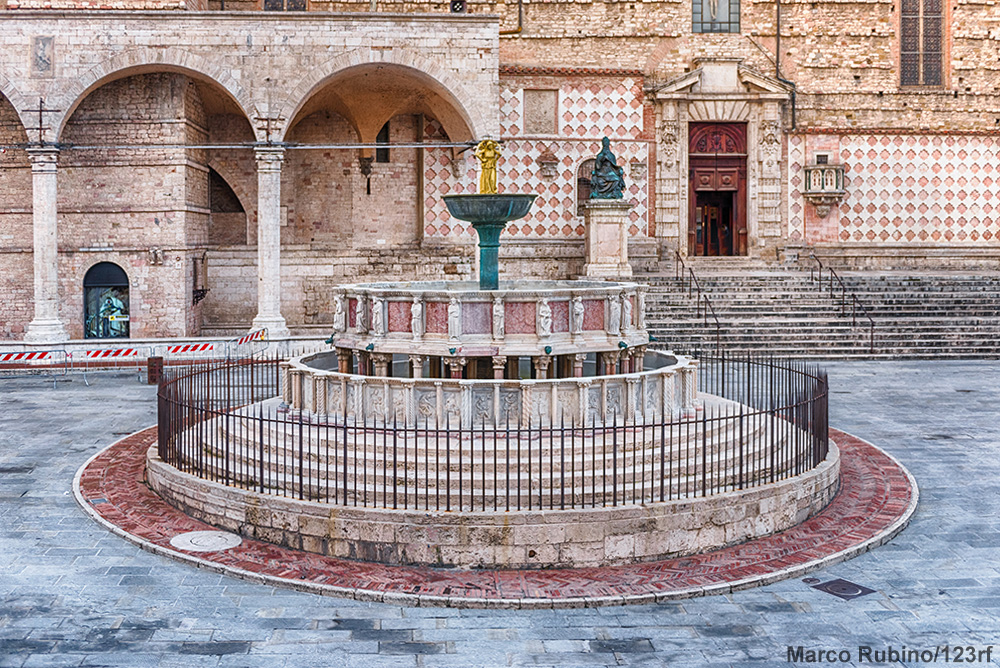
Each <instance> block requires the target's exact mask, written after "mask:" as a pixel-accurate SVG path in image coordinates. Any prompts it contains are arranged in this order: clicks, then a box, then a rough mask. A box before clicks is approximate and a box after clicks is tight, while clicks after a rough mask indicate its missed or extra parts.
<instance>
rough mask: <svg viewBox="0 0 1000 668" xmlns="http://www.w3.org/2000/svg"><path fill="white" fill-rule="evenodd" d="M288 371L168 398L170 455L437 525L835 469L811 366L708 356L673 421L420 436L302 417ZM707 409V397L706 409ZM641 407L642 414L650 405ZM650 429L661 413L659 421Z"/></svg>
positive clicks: (438, 430) (460, 428)
mask: <svg viewBox="0 0 1000 668" xmlns="http://www.w3.org/2000/svg"><path fill="white" fill-rule="evenodd" d="M277 379H278V366H277V361H276V360H266V361H261V360H256V361H255V360H245V361H242V362H238V363H225V364H221V365H215V366H211V367H204V368H200V369H188V370H184V371H183V372H181V373H180V374H178V375H176V376H174V377H172V378H170V379H167V380H165V381H164V382H163V383H162V384H161V386H160V389H159V427H160V432H159V456H160V457H161V459H163V460H164V461H165V462H166V463H168V464H171V465H173V466H175V467H177V468H178V469H180V470H182V471H185V472H187V473H190V474H193V475H196V476H199V477H201V478H206V479H210V480H214V481H216V482H219V483H222V484H225V485H230V486H234V487H239V488H243V489H247V490H252V491H255V492H259V493H261V494H272V495H277V496H283V497H291V498H297V499H304V500H312V501H320V502H324V503H330V504H338V505H345V506H361V507H372V508H402V509H417V510H428V511H430V510H434V511H507V510H536V509H553V510H554V509H570V508H591V507H601V506H622V505H631V504H641V503H651V502H658V501H668V500H673V499H683V498H694V497H704V496H710V495H713V494H718V493H723V492H728V491H733V490H739V489H747V488H751V487H756V486H760V485H764V484H768V483H773V482H776V481H779V480H782V479H786V478H789V477H792V476H795V475H799V474H801V473H803V472H805V471H808V470H810V469H812V468H814V467H815V466H817V465H818V464H819V463H821V462H822V461H823V460H824V459H825V458H826V456H827V451H828V440H827V428H828V422H827V395H828V391H827V379H826V375H825V373H824V372H823V371H821V370H819V369H818V368H815V367H812V366H809V365H806V364H804V363H799V362H790V361H781V360H776V359H769V358H753V357H750V356H744V357H739V358H735V357H726V356H718V357H702V358H701V367H700V369H699V386H700V390H701V392H704V393H706V394H703V395H701V400H702V402H703V404H702V406H700V407H699V408H698V409H697V410H694V411H691V412H690V414H687V415H677V416H675V417H673V418H672V419H669V420H662V419H656V420H654V419H652V418H650V419H646V418H644V417H643V415H642V414H641V413H637V414H636V415H633V416H630V415H622V414H619V413H618V408H617V407H612V406H609V407H608V411H609V412H608V418H609V419H608V421H607V422H606V423H605V424H597V423H596V421H595V422H594V423H593V424H590V425H587V424H580V423H579V422H578V421H576V420H574V419H572V417H570V416H569V415H568V414H567V415H565V416H563V417H562V419H561V420H559V421H558V423H557V424H546V425H542V426H536V425H533V424H532V421H531V419H528V420H527V426H518V425H516V424H512V422H513V421H510V420H509V421H507V422H506V424H502V425H497V423H496V422H495V421H494V420H492V419H491V420H489V421H486V420H483V421H481V422H480V421H475V420H472V421H471V422H472V423H471V424H469V423H468V422H466V421H463V420H462V418H461V414H460V413H458V414H456V415H454V416H453V415H452V414H451V413H448V414H447V415H445V416H444V417H443V418H442V419H436V418H433V417H428V418H427V419H424V420H418V421H417V422H416V424H415V425H414V424H412V423H411V424H409V425H404V424H401V422H404V421H397V422H395V423H390V424H388V425H385V424H381V423H380V424H379V425H376V426H373V425H371V424H366V423H365V422H364V421H363V419H362V418H361V416H358V415H354V414H350V413H345V414H342V415H336V416H314V415H307V414H301V413H300V414H292V413H290V412H289V411H288V410H287V408H284V407H283V406H281V405H280V400H279V399H277V398H274V396H275V395H277V394H278V388H277V386H276V383H277V382H278V380H277ZM710 395H711V396H710ZM640 405H641V404H640ZM649 414H650V415H653V413H652V412H649Z"/></svg>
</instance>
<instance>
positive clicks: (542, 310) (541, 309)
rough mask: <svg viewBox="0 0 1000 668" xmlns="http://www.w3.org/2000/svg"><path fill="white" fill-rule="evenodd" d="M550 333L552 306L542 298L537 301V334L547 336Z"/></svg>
mask: <svg viewBox="0 0 1000 668" xmlns="http://www.w3.org/2000/svg"><path fill="white" fill-rule="evenodd" d="M550 334H552V307H551V306H549V300H548V299H543V300H542V301H540V302H538V336H549V335H550Z"/></svg>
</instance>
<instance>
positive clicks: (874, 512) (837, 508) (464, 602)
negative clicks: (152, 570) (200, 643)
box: [73, 427, 918, 608]
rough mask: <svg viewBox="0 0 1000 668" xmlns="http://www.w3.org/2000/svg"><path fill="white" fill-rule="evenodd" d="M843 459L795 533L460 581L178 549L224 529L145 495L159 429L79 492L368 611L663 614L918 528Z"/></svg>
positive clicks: (131, 442)
mask: <svg viewBox="0 0 1000 668" xmlns="http://www.w3.org/2000/svg"><path fill="white" fill-rule="evenodd" d="M830 437H831V438H832V439H834V440H835V441H836V443H837V445H838V446H839V447H840V451H841V488H840V491H839V492H838V493H837V495H836V496H835V497H834V499H833V501H832V502H831V503H830V504H829V505H828V506H827V507H826V508H825V509H823V511H822V512H820V513H819V514H818V515H816V516H814V517H812V518H811V519H809V520H807V521H806V522H803V523H802V524H800V525H798V526H795V527H793V528H791V529H789V530H787V531H784V532H782V533H779V534H774V535H771V536H768V537H765V538H759V539H756V540H752V541H749V542H747V543H743V544H740V545H735V546H732V547H728V548H724V549H720V550H715V551H712V552H707V553H704V554H697V555H692V556H688V557H682V558H677V559H668V560H664V561H657V562H651V563H642V564H633V565H627V566H615V567H604V568H566V569H551V570H471V571H466V570H457V569H435V568H429V567H411V566H387V565H383V564H373V563H365V562H356V561H349V560H346V559H337V558H333V557H324V556H321V555H316V554H310V553H306V552H299V551H296V550H291V549H287V548H281V547H277V546H275V545H272V544H269V543H263V542H260V541H255V540H244V541H243V542H242V544H240V545H239V546H236V547H233V548H229V549H220V550H218V551H216V552H198V553H193V552H189V551H182V550H178V549H176V548H175V547H172V546H171V540H172V539H174V538H175V537H176V536H178V535H180V534H184V533H187V532H192V531H212V530H214V528H213V527H211V526H209V525H207V524H204V523H203V522H200V521H198V520H195V519H193V518H191V517H188V516H187V515H185V514H183V513H182V512H180V511H179V510H177V509H175V508H174V507H172V506H170V505H169V504H167V503H166V502H165V501H163V500H162V499H161V498H160V497H158V496H157V495H156V494H154V493H153V492H152V491H151V490H150V489H149V487H147V486H146V484H145V454H146V450H147V449H148V448H149V446H150V445H152V444H153V443H155V442H156V428H155V427H151V428H149V429H146V430H144V431H141V432H137V433H135V434H132V435H131V436H128V437H126V438H124V439H121V440H120V441H117V442H116V443H114V444H113V445H111V446H110V447H108V448H107V449H105V450H103V451H102V452H100V453H98V454H97V455H95V456H94V457H92V458H91V459H90V460H89V461H88V462H87V463H86V464H84V465H83V467H81V468H80V470H79V471H78V472H77V475H76V479H75V480H74V483H73V489H74V493H75V495H76V498H77V501H78V502H79V503H80V505H81V506H82V507H83V508H84V510H85V511H86V512H87V513H88V514H90V515H92V516H93V517H94V519H96V520H97V521H98V522H99V523H101V524H103V525H104V526H106V527H107V528H108V529H110V530H111V531H113V532H114V533H117V534H119V535H121V536H123V537H124V538H126V539H128V540H130V541H132V542H134V543H136V544H137V545H139V546H140V547H142V548H143V549H147V550H150V551H152V552H155V553H157V554H162V555H165V556H169V557H172V558H176V559H179V560H182V561H187V562H190V563H192V564H196V565H198V566H201V567H203V568H209V569H212V570H215V571H218V572H222V573H226V574H229V575H235V576H237V577H243V578H246V579H249V580H253V581H257V582H267V583H269V584H275V585H282V586H287V587H292V588H295V589H300V590H305V591H311V592H315V593H319V594H327V595H336V596H346V597H350V598H355V599H358V600H369V601H384V602H392V603H403V604H412V605H425V606H426V605H447V606H455V607H477V608H487V607H494V608H552V607H589V606H599V605H622V604H626V603H653V602H655V601H660V600H667V599H673V598H689V597H692V596H702V595H706V594H715V593H725V592H729V591H734V590H738V589H746V588H749V587H754V586H759V585H764V584H769V583H771V582H776V581H778V580H783V579H785V578H790V577H796V576H799V575H802V574H805V573H808V572H810V571H813V570H816V569H819V568H823V567H826V566H830V565H832V564H836V563H839V562H840V561H843V560H845V559H849V558H851V557H854V556H856V555H858V554H861V553H862V552H865V551H867V550H869V549H871V548H873V547H876V546H878V545H882V544H883V543H885V542H887V541H888V540H890V539H891V538H892V537H893V536H895V535H896V534H898V533H899V532H900V531H902V530H903V528H905V527H906V525H907V524H908V523H909V520H910V517H911V516H912V514H913V512H914V511H915V509H916V506H917V498H918V491H917V485H916V481H915V480H914V479H913V477H912V476H911V475H910V473H909V472H908V471H907V470H906V469H905V468H904V467H903V466H902V465H901V464H900V463H899V462H898V461H896V460H895V459H894V458H893V457H891V456H890V455H888V454H886V453H885V452H883V451H882V450H880V449H878V448H877V447H875V446H874V445H872V444H870V443H868V442H866V441H863V440H861V439H859V438H856V437H854V436H851V435H849V434H846V433H844V432H840V431H837V430H830Z"/></svg>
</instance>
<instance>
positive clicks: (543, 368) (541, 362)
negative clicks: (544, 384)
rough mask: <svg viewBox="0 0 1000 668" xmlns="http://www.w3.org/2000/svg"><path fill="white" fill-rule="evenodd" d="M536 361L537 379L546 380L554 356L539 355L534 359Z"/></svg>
mask: <svg viewBox="0 0 1000 668" xmlns="http://www.w3.org/2000/svg"><path fill="white" fill-rule="evenodd" d="M532 362H534V363H535V380H545V379H546V378H548V374H549V364H551V363H552V358H551V357H548V356H547V355H546V356H539V357H536V358H534V359H533V360H532Z"/></svg>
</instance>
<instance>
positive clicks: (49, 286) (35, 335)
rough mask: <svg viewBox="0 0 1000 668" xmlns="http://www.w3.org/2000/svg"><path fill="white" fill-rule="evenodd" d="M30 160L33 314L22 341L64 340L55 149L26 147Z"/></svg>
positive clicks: (45, 341)
mask: <svg viewBox="0 0 1000 668" xmlns="http://www.w3.org/2000/svg"><path fill="white" fill-rule="evenodd" d="M28 157H29V159H30V160H31V186H32V202H31V207H32V208H31V218H32V225H33V237H34V265H35V272H34V273H35V317H34V318H33V319H32V320H31V322H30V323H28V329H27V331H26V332H25V334H24V341H25V342H26V343H58V342H62V341H67V340H68V339H69V336H68V335H67V334H66V328H65V327H64V326H63V323H62V321H61V320H59V266H58V262H59V242H58V236H57V233H56V230H57V217H58V212H57V210H56V162H57V161H58V159H59V149H57V148H55V147H51V146H44V147H38V148H29V149H28Z"/></svg>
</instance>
